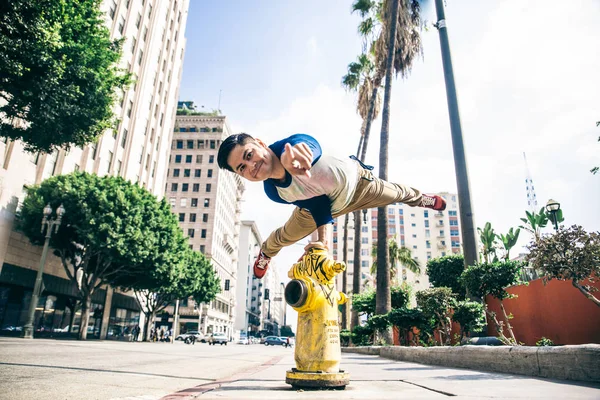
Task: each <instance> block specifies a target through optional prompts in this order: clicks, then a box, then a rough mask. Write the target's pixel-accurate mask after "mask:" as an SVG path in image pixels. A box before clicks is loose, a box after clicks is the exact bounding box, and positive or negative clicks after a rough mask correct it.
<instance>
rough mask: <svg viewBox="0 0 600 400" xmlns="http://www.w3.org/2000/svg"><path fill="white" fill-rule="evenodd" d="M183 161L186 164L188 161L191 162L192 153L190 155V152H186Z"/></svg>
mask: <svg viewBox="0 0 600 400" xmlns="http://www.w3.org/2000/svg"><path fill="white" fill-rule="evenodd" d="M185 162H186V163H187V164H189V163H191V162H192V155H191V154H188V155H187V156H185Z"/></svg>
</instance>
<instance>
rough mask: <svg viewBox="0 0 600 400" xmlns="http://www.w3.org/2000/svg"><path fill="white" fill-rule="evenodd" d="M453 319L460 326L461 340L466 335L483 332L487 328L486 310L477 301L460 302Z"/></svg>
mask: <svg viewBox="0 0 600 400" xmlns="http://www.w3.org/2000/svg"><path fill="white" fill-rule="evenodd" d="M452 319H453V320H454V321H456V322H458V323H459V324H460V340H461V342H462V339H463V337H464V336H465V335H468V334H471V333H473V332H481V331H482V330H483V328H485V309H484V307H483V304H481V303H479V302H476V301H459V302H458V303H457V305H456V309H455V310H454V315H452Z"/></svg>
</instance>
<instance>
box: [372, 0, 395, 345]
mask: <svg viewBox="0 0 600 400" xmlns="http://www.w3.org/2000/svg"><path fill="white" fill-rule="evenodd" d="M398 6H399V0H392V15H391V18H390V30H389V37H388V54H387V63H386V71H385V92H384V97H383V112H382V116H381V138H380V148H379V178H381V179H383V180H387V175H388V173H387V172H388V152H389V149H388V141H389V130H390V101H391V97H392V78H393V77H392V73H393V69H394V53H395V49H396V30H397V27H398ZM387 233H388V221H387V207H379V208H378V209H377V294H376V303H375V310H376V313H377V314H387V313H388V312H390V311H391V308H392V300H391V295H390V265H389V254H388V246H389V245H388V241H387ZM382 333H383V334H382V339H383V340H384V342H385V343H386V344H392V333H391V329H389V328H388V329H387V330H386V331H384V332H382Z"/></svg>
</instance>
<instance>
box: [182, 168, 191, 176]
mask: <svg viewBox="0 0 600 400" xmlns="http://www.w3.org/2000/svg"><path fill="white" fill-rule="evenodd" d="M190 172H191V170H189V169H187V168H186V169H184V170H183V177H184V178H189V177H190Z"/></svg>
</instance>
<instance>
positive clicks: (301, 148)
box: [281, 143, 313, 178]
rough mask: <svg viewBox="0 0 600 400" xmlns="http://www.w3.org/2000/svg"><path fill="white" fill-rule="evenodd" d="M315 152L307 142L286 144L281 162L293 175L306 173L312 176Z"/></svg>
mask: <svg viewBox="0 0 600 400" xmlns="http://www.w3.org/2000/svg"><path fill="white" fill-rule="evenodd" d="M312 161H313V153H312V151H311V150H310V147H308V145H307V144H306V143H298V144H296V145H294V146H292V145H291V144H289V143H286V145H285V151H284V152H283V154H281V164H282V165H283V168H285V169H286V171H287V172H289V173H290V174H292V175H306V176H308V177H309V178H310V168H311V167H312Z"/></svg>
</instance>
